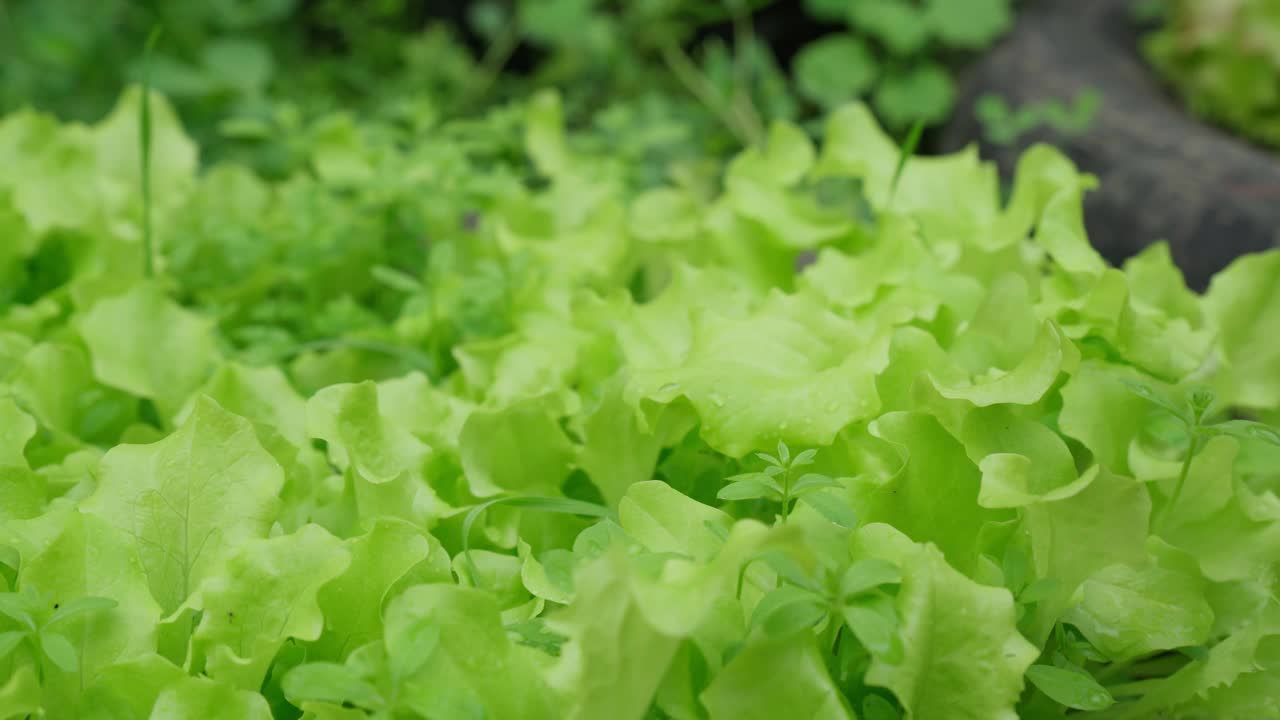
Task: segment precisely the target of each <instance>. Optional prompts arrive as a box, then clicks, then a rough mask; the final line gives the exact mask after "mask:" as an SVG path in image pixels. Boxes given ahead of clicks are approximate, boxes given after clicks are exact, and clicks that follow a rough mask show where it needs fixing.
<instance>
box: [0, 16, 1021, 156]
mask: <svg viewBox="0 0 1280 720" xmlns="http://www.w3.org/2000/svg"><path fill="white" fill-rule="evenodd" d="M1010 4H1011V3H1010V0H803V2H800V1H796V2H781V1H775V0H477V1H475V2H455V1H453V0H443V1H442V0H434V1H433V0H368V1H367V2H347V1H344V0H183V1H182V2H165V1H164V0H0V66H3V68H4V73H3V74H0V112H8V111H11V110H14V109H17V108H19V107H23V106H34V107H35V108H37V109H40V110H44V111H48V112H52V113H54V114H56V115H58V116H59V117H61V118H64V119H72V120H81V121H85V122H88V121H93V120H96V119H98V118H100V117H102V116H103V115H104V114H105V113H106V112H107V110H108V109H109V108H110V107H111V105H112V103H113V102H114V100H115V98H116V97H117V96H118V95H119V93H120V90H121V88H122V87H123V86H124V85H126V84H128V83H130V82H137V81H138V80H139V79H140V78H141V77H142V72H143V64H142V59H141V58H142V48H143V46H144V44H145V42H146V38H147V36H148V34H149V33H150V32H151V31H152V30H153V29H154V28H157V27H159V28H161V29H162V32H163V35H162V37H161V39H160V42H159V44H158V45H157V48H156V51H155V55H154V57H152V58H151V62H150V73H151V83H152V84H153V86H154V87H155V88H156V89H158V90H160V91H162V92H163V93H165V94H166V95H167V96H169V97H170V98H171V99H172V100H173V101H174V102H175V105H176V107H177V110H178V112H179V114H180V116H181V118H182V120H183V122H184V124H185V125H186V126H187V127H188V128H189V130H190V132H191V133H192V134H193V135H194V136H195V138H196V139H197V141H198V142H199V144H200V147H201V149H202V160H203V161H204V162H205V163H212V162H216V161H220V160H236V161H240V162H245V163H247V164H249V165H251V166H252V167H254V168H255V169H256V170H257V171H258V172H259V173H261V174H263V175H266V176H277V177H279V176H285V175H287V174H289V173H290V172H292V171H293V170H295V169H296V168H297V167H298V163H299V161H300V159H301V158H303V157H305V156H306V150H308V149H309V147H308V146H309V143H311V142H312V141H313V140H315V136H316V134H317V133H319V134H320V135H321V136H323V135H324V134H325V133H330V134H331V133H333V132H338V130H335V129H334V125H333V122H332V121H327V122H326V123H325V124H324V126H323V127H321V128H319V129H317V128H316V127H314V126H313V125H314V122H315V121H316V120H317V119H318V118H325V117H327V116H330V115H332V114H333V113H345V114H347V115H350V116H352V117H355V118H358V119H359V120H360V121H361V122H362V123H385V124H390V125H395V126H398V127H401V128H404V129H408V130H410V131H412V132H425V131H427V130H428V129H430V128H432V127H436V126H438V125H439V124H440V123H441V122H444V121H448V120H457V119H459V118H465V117H474V116H478V112H477V111H480V110H485V109H489V108H492V107H495V106H499V105H501V104H503V103H504V102H507V101H509V100H512V99H514V98H520V97H524V96H527V95H528V94H529V92H530V91H531V90H533V89H536V88H543V87H558V88H560V89H561V90H562V92H563V93H564V96H565V112H566V116H567V119H568V122H569V123H570V124H572V125H575V126H579V127H581V126H583V125H593V126H595V129H598V130H599V137H600V138H601V141H602V142H609V143H613V144H614V145H615V146H617V147H618V148H619V150H618V151H619V152H620V153H627V152H633V153H634V152H646V153H647V152H653V151H655V150H659V151H660V153H659V154H663V155H667V156H671V157H680V156H683V157H696V156H700V155H704V154H710V155H713V156H721V155H723V154H724V153H726V152H729V151H731V150H733V149H735V148H737V147H740V146H742V145H744V144H749V143H752V142H756V141H759V140H761V139H762V137H763V132H764V128H766V127H767V126H768V124H769V122H771V121H773V120H776V119H788V120H796V121H800V122H805V121H813V120H814V118H816V117H817V116H818V115H820V113H821V112H822V111H823V110H825V109H828V108H830V107H834V106H836V105H839V104H840V103H843V102H846V101H849V100H852V99H855V98H867V99H868V100H870V101H871V103H872V105H873V107H874V108H875V109H876V110H877V112H878V113H879V114H880V116H881V119H882V121H883V122H884V123H885V124H886V125H887V126H888V127H889V128H891V129H892V130H895V131H897V132H904V131H905V130H906V129H907V128H909V127H910V126H911V125H912V124H913V123H915V122H917V121H921V122H924V123H926V124H937V123H940V122H942V121H943V120H945V119H946V118H947V117H948V115H949V113H950V112H951V110H952V106H953V104H954V101H955V95H956V93H955V89H954V80H953V76H952V72H953V70H954V68H956V67H959V66H960V63H961V62H962V61H963V59H964V58H965V57H967V56H970V55H971V54H972V53H974V52H976V51H979V50H981V49H982V48H983V47H985V46H987V45H989V44H990V43H991V42H993V41H995V40H996V39H997V38H998V37H999V36H1000V35H1001V34H1002V33H1003V32H1004V31H1006V30H1007V29H1008V28H1009V26H1010V24H1011V8H1010ZM322 139H323V138H322ZM637 148H641V149H640V150H637Z"/></svg>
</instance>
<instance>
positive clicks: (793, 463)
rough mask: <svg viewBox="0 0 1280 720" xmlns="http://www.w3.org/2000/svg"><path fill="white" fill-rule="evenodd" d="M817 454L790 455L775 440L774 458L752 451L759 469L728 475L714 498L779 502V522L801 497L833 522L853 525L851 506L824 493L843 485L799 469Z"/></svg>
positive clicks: (784, 445) (805, 465)
mask: <svg viewBox="0 0 1280 720" xmlns="http://www.w3.org/2000/svg"><path fill="white" fill-rule="evenodd" d="M817 454H818V451H817V450H814V449H809V450H805V451H803V452H801V453H799V454H797V455H796V456H795V457H792V456H791V450H790V448H788V447H787V444H786V443H785V442H782V441H781V440H779V441H778V454H777V456H776V457H775V456H773V455H769V454H767V453H756V457H758V458H759V459H761V460H763V461H764V462H765V467H764V469H763V470H760V471H758V472H749V473H742V474H740V475H734V476H732V477H730V478H729V479H728V480H729V484H728V485H725V486H724V487H722V488H720V492H719V493H717V494H716V497H718V498H720V499H721V500H757V499H764V500H769V501H772V502H776V503H780V504H781V505H782V511H781V513H780V515H779V518H780V519H779V522H784V523H785V522H786V521H787V516H788V515H790V513H791V509H792V506H793V503H794V501H796V500H801V501H803V502H805V504H807V505H809V506H810V507H812V508H813V509H814V510H816V511H818V512H819V513H821V514H822V515H823V516H824V517H826V518H827V519H828V520H830V521H832V522H834V523H836V524H837V525H843V526H844V527H853V526H854V525H855V524H857V517H856V516H855V515H854V513H853V509H852V508H850V507H849V506H848V505H847V504H846V503H845V502H844V501H843V500H842V499H840V498H839V497H837V496H835V495H833V494H831V493H829V492H825V491H826V490H827V489H837V490H843V489H844V486H843V485H841V484H840V483H839V482H838V481H836V480H835V479H834V478H831V477H828V476H826V475H822V474H820V473H812V472H809V473H804V472H802V470H803V468H805V467H807V466H809V465H812V464H813V459H814V456H816V455H817Z"/></svg>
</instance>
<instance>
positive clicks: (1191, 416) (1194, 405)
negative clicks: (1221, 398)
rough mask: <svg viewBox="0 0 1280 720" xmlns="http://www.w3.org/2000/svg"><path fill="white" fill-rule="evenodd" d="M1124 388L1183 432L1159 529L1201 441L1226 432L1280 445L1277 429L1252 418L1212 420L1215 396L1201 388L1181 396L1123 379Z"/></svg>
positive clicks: (1215, 407)
mask: <svg viewBox="0 0 1280 720" xmlns="http://www.w3.org/2000/svg"><path fill="white" fill-rule="evenodd" d="M1125 387H1127V388H1128V389H1129V391H1130V392H1132V393H1133V394H1135V395H1137V396H1138V397H1141V398H1143V399H1144V400H1146V401H1148V402H1150V403H1152V404H1154V405H1156V406H1158V407H1160V408H1162V409H1164V410H1166V411H1168V412H1169V414H1171V415H1172V416H1173V417H1174V418H1175V419H1177V421H1178V422H1179V423H1180V424H1181V425H1182V427H1183V429H1184V430H1185V432H1186V434H1187V449H1186V451H1185V452H1184V453H1183V456H1182V465H1181V467H1180V468H1179V470H1178V478H1177V480H1176V481H1175V482H1174V486H1173V493H1172V494H1170V495H1169V502H1168V503H1167V504H1166V505H1165V506H1164V509H1163V510H1162V511H1161V513H1160V517H1159V518H1158V519H1157V521H1156V528H1157V529H1159V528H1160V527H1161V526H1162V525H1163V524H1164V522H1165V521H1166V519H1167V518H1168V517H1169V512H1170V511H1171V509H1172V508H1174V507H1175V506H1177V504H1178V500H1179V498H1181V497H1182V491H1183V487H1184V486H1185V485H1186V483H1187V476H1188V475H1189V474H1190V472H1191V461H1192V459H1193V458H1195V456H1196V453H1198V452H1199V451H1200V449H1201V448H1202V447H1203V445H1204V443H1205V442H1206V441H1207V440H1208V439H1209V438H1211V437H1213V436H1215V435H1230V436H1232V437H1235V438H1237V439H1241V440H1261V441H1263V442H1267V443H1271V444H1272V445H1276V446H1278V447H1280V431H1277V430H1276V428H1274V427H1271V426H1270V425H1267V424H1266V423H1260V422H1257V421H1254V420H1244V419H1230V420H1221V421H1218V422H1212V421H1211V420H1212V418H1213V417H1214V415H1216V414H1217V413H1219V412H1220V411H1221V410H1222V408H1221V407H1220V406H1219V404H1218V403H1217V396H1216V395H1215V394H1214V392H1213V391H1212V390H1210V389H1209V388H1205V387H1194V388H1191V389H1189V390H1187V391H1186V392H1185V393H1183V394H1182V395H1181V396H1178V395H1175V394H1173V393H1170V392H1167V391H1163V390H1159V389H1157V388H1155V387H1153V386H1151V385H1148V384H1146V383H1140V382H1133V381H1126V382H1125Z"/></svg>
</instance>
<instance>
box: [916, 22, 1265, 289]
mask: <svg viewBox="0 0 1280 720" xmlns="http://www.w3.org/2000/svg"><path fill="white" fill-rule="evenodd" d="M1132 7H1133V3H1132V2H1131V1H1130V0H1039V2H1031V3H1027V4H1026V6H1025V7H1024V9H1023V10H1022V11H1021V12H1020V13H1019V18H1018V22H1017V25H1016V27H1015V28H1014V30H1013V31H1012V32H1011V33H1010V34H1009V35H1008V36H1007V37H1006V38H1005V39H1004V40H1003V41H1002V42H1001V43H1000V44H999V45H997V46H996V47H994V48H992V50H991V51H990V52H988V53H987V54H985V55H984V56H983V57H982V58H980V59H979V60H977V61H976V62H975V63H974V64H973V65H972V66H971V67H970V68H969V69H968V70H967V72H966V74H965V76H964V77H963V78H962V80H961V102H960V105H959V107H958V108H957V113H956V115H955V116H954V119H953V120H952V122H951V123H950V124H949V125H948V126H947V127H946V128H945V129H944V130H943V132H942V135H941V137H940V143H941V146H942V149H943V150H948V151H949V150H955V149H958V148H960V147H963V146H965V145H967V144H969V143H971V142H975V141H980V140H981V136H982V128H981V126H980V125H979V123H978V121H977V119H976V117H975V115H974V112H973V105H974V103H975V102H976V101H977V99H978V98H980V97H981V96H983V95H984V94H986V93H996V94H999V95H1003V96H1004V97H1005V98H1006V99H1007V100H1008V101H1009V103H1010V104H1011V105H1013V106H1015V107H1016V106H1020V105H1022V104H1024V103H1028V102H1034V101H1041V100H1051V99H1055V98H1056V99H1059V100H1061V101H1063V102H1070V100H1071V99H1073V98H1075V97H1076V95H1077V94H1078V93H1079V92H1080V91H1082V90H1084V89H1086V88H1094V89H1096V90H1098V91H1100V92H1101V94H1102V106H1101V108H1100V109H1099V111H1098V113H1097V115H1096V118H1095V121H1094V123H1093V125H1092V127H1091V128H1090V129H1089V130H1088V131H1086V132H1085V133H1084V134H1082V135H1079V136H1076V137H1069V136H1062V135H1057V134H1055V133H1053V132H1051V131H1038V132H1037V133H1033V134H1032V135H1031V136H1029V137H1028V138H1026V139H1024V140H1020V141H1019V142H1018V143H1016V144H1014V145H1010V146H995V145H989V144H986V143H983V144H982V151H983V155H984V157H988V158H991V159H994V160H995V161H996V162H997V163H998V164H999V165H1000V167H1001V170H1002V171H1003V172H1004V173H1005V174H1006V176H1008V175H1009V174H1010V173H1011V172H1012V170H1013V167H1014V165H1015V164H1016V161H1017V158H1018V155H1019V154H1020V153H1021V152H1022V150H1023V149H1025V147H1026V146H1027V145H1028V144H1030V143H1031V142H1034V141H1047V142H1051V143H1053V144H1055V145H1058V146H1059V147H1061V148H1062V149H1064V150H1065V151H1066V152H1067V153H1068V154H1069V155H1070V156H1071V157H1072V158H1073V159H1074V160H1075V162H1076V163H1077V164H1078V165H1079V166H1080V167H1081V169H1083V170H1085V171H1087V172H1090V173H1093V174H1094V175H1097V176H1098V178H1099V179H1100V181H1101V187H1100V188H1099V189H1098V190H1095V191H1093V192H1092V193H1090V195H1089V196H1088V197H1087V200H1086V209H1085V218H1086V225H1087V227H1088V230H1089V235H1090V238H1091V239H1092V241H1093V243H1094V245H1095V246H1097V247H1098V249H1099V250H1100V251H1101V252H1102V253H1103V254H1104V255H1105V256H1107V258H1108V259H1109V260H1111V261H1112V262H1117V263H1118V262H1120V261H1122V260H1124V259H1125V258H1127V257H1129V256H1131V255H1133V254H1135V253H1137V252H1138V251H1139V250H1141V249H1142V248H1143V247H1145V246H1146V245H1148V244H1149V243H1151V242H1153V241H1157V240H1167V241H1168V242H1169V245H1170V249H1171V251H1172V254H1173V257H1174V259H1175V261H1176V262H1177V263H1178V265H1179V266H1180V267H1181V268H1182V269H1183V272H1184V273H1185V274H1186V276H1187V281H1188V283H1189V284H1190V285H1191V286H1192V287H1195V288H1198V289H1203V288H1204V287H1205V286H1206V285H1207V284H1208V282H1209V279H1210V278H1211V277H1212V275H1213V273H1215V272H1216V271H1218V270H1220V269H1222V268H1223V267H1225V266H1226V265H1227V264H1229V263H1230V262H1231V261H1232V260H1233V259H1234V258H1236V257H1238V256H1240V255H1242V254H1244V253H1248V252H1255V251H1259V250H1265V249H1267V248H1271V247H1275V246H1277V245H1280V153H1275V152H1272V151H1269V150H1267V149H1264V148H1260V147H1257V146H1254V145H1252V144H1250V143H1248V142H1247V141H1245V140H1242V139H1240V138H1237V137H1235V136H1232V135H1231V134H1229V133H1228V132H1227V131H1225V130H1222V129H1219V128H1217V127H1213V126H1211V125H1208V124H1206V123H1204V122H1202V121H1201V120H1199V119H1198V118H1196V117H1193V116H1191V115H1189V114H1188V113H1187V112H1186V111H1185V110H1184V109H1183V108H1182V107H1181V106H1180V105H1179V104H1178V102H1177V100H1176V99H1175V98H1173V97H1171V96H1170V95H1169V94H1168V93H1167V92H1166V90H1165V88H1164V87H1163V86H1162V85H1161V83H1160V80H1159V78H1158V77H1156V75H1155V73H1154V71H1153V70H1152V69H1151V68H1150V67H1148V66H1147V64H1146V62H1145V61H1144V59H1143V58H1142V55H1141V53H1140V51H1139V49H1138V43H1139V38H1140V36H1141V32H1142V29H1141V28H1140V27H1138V25H1137V24H1136V23H1135V21H1134V20H1133V19H1132V18H1133V14H1132ZM1277 282H1280V278H1277Z"/></svg>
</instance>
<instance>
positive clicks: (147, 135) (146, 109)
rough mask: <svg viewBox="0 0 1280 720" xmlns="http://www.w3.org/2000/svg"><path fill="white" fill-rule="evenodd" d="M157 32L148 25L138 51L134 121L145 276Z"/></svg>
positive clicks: (151, 272)
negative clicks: (138, 95)
mask: <svg viewBox="0 0 1280 720" xmlns="http://www.w3.org/2000/svg"><path fill="white" fill-rule="evenodd" d="M160 33H161V29H160V26H158V25H157V26H156V27H154V28H152V29H151V34H150V35H148V36H147V44H146V46H145V47H144V48H143V51H142V113H141V120H140V122H139V124H138V125H139V127H138V132H139V135H140V137H139V140H140V143H139V147H140V148H141V154H142V271H143V274H144V275H145V276H146V277H149V278H150V277H154V276H155V274H156V268H155V245H154V242H153V240H152V236H151V55H152V52H153V51H154V50H155V47H156V43H157V42H158V41H159V40H160Z"/></svg>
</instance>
